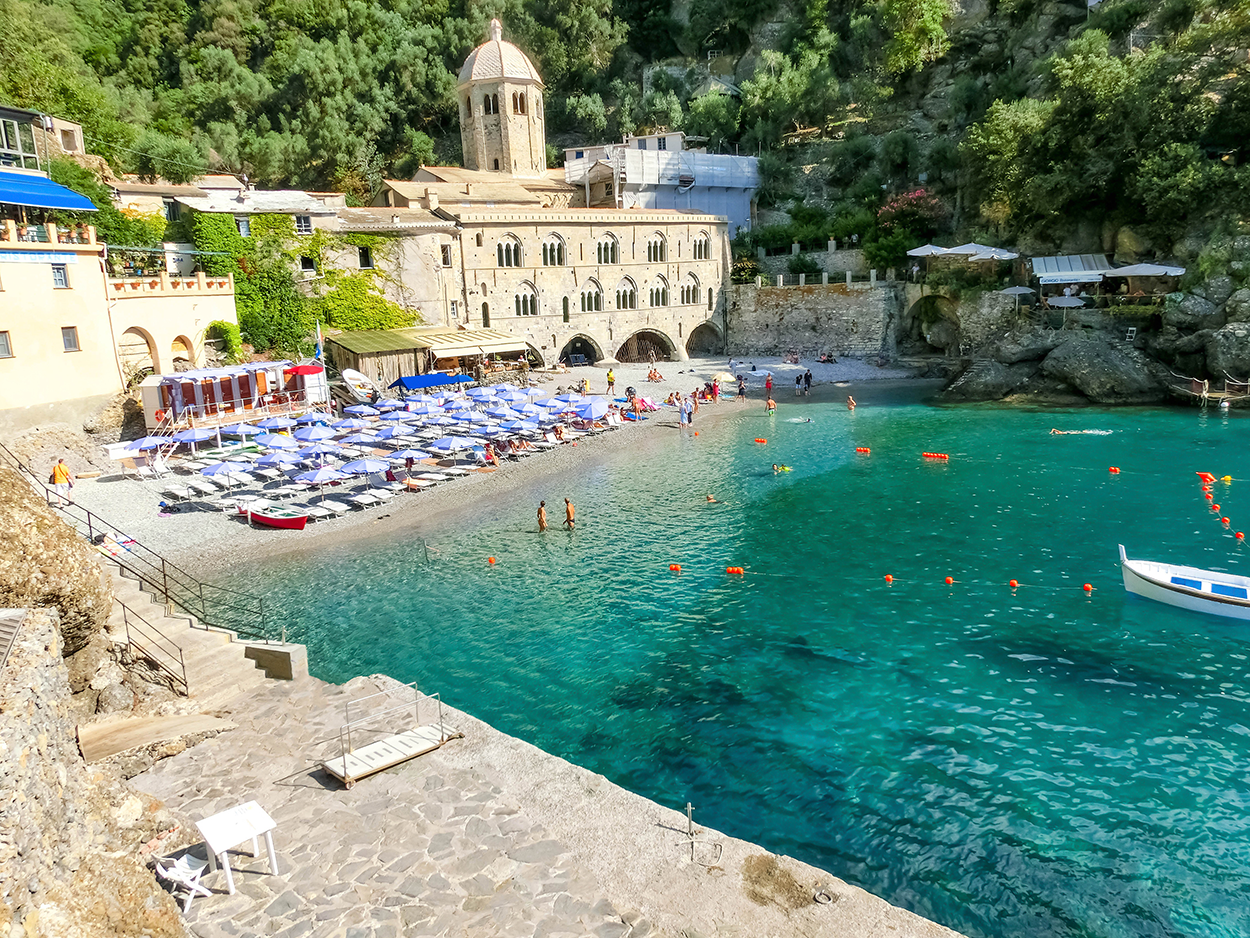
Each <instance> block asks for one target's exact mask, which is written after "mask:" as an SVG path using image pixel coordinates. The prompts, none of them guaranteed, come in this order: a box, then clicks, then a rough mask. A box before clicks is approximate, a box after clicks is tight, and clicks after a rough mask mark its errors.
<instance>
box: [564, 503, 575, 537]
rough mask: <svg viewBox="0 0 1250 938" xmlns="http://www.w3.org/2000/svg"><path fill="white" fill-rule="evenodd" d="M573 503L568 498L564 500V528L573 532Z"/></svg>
mask: <svg viewBox="0 0 1250 938" xmlns="http://www.w3.org/2000/svg"><path fill="white" fill-rule="evenodd" d="M573 513H574V508H573V503H572V502H571V501H569V500H568V499H567V498H566V499H565V500H564V526H565V527H566V528H568V529H569V530H570V531H572V530H573Z"/></svg>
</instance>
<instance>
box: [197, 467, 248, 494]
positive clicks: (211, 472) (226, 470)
mask: <svg viewBox="0 0 1250 938" xmlns="http://www.w3.org/2000/svg"><path fill="white" fill-rule="evenodd" d="M238 472H239V464H238V463H235V462H215V463H213V464H212V465H211V466H205V467H204V468H203V469H201V470H200V475H204V476H209V477H210V478H212V477H214V476H225V479H226V485H227V486H228V487H229V488H234V485H235V480H234V479H232V478H230V477H231V476H232V475H237V474H238Z"/></svg>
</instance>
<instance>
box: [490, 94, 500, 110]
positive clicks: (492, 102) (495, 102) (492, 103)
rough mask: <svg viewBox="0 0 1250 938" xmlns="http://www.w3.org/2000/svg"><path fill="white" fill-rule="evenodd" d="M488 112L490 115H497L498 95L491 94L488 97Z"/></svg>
mask: <svg viewBox="0 0 1250 938" xmlns="http://www.w3.org/2000/svg"><path fill="white" fill-rule="evenodd" d="M490 112H491V113H492V114H498V113H499V95H497V94H492V95H491V96H490Z"/></svg>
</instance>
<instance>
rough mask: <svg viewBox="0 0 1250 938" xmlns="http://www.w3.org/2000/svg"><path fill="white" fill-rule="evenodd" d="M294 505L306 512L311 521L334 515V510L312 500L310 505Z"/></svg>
mask: <svg viewBox="0 0 1250 938" xmlns="http://www.w3.org/2000/svg"><path fill="white" fill-rule="evenodd" d="M296 507H298V508H299V510H300V511H306V512H308V517H309V519H310V520H312V521H321V520H323V519H325V518H333V517H334V512H332V511H331V510H330V509H329V508H323V507H322V506H321V505H318V504H317V503H316V502H313V503H312V504H311V505H298V506H296Z"/></svg>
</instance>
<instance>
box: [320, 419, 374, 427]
mask: <svg viewBox="0 0 1250 938" xmlns="http://www.w3.org/2000/svg"><path fill="white" fill-rule="evenodd" d="M330 426H332V427H334V429H335V430H363V429H364V428H365V427H371V426H373V424H371V423H369V421H368V420H361V419H360V418H359V417H348V418H347V419H346V420H339V421H337V422H335V423H332V424H331V425H330Z"/></svg>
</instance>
